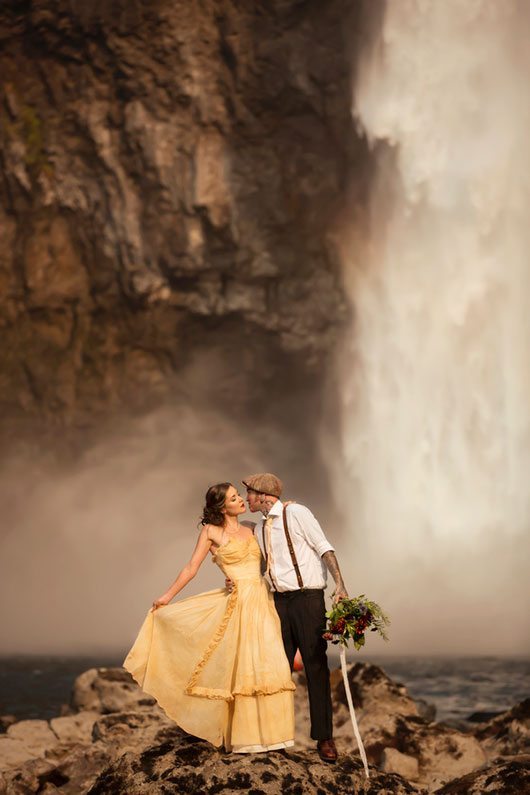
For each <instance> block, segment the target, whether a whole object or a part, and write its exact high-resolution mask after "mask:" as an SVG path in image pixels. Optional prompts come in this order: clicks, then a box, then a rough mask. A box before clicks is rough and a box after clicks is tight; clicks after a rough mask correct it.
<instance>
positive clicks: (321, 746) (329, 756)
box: [317, 740, 337, 762]
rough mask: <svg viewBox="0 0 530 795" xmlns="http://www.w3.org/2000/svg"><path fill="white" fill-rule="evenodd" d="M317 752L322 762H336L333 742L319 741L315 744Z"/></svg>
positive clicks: (335, 750)
mask: <svg viewBox="0 0 530 795" xmlns="http://www.w3.org/2000/svg"><path fill="white" fill-rule="evenodd" d="M317 751H318V755H319V756H320V758H321V759H322V761H323V762H336V761H337V749H336V748H335V743H334V741H333V740H319V741H318V742H317Z"/></svg>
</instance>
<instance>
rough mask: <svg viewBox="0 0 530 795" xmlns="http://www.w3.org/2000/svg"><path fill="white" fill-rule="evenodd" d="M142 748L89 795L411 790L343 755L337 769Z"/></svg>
mask: <svg viewBox="0 0 530 795" xmlns="http://www.w3.org/2000/svg"><path fill="white" fill-rule="evenodd" d="M175 746H176V744H175V741H174V740H173V739H168V740H166V741H165V742H162V743H159V744H157V745H154V746H152V747H150V748H147V749H145V751H144V752H143V753H142V754H141V755H139V756H138V755H135V754H125V755H124V756H122V757H121V758H120V759H119V760H118V761H117V762H116V763H115V764H113V765H111V766H110V767H109V768H108V769H107V770H106V771H105V772H104V773H102V775H101V776H100V777H99V778H98V779H97V780H96V782H95V784H94V785H93V787H92V788H91V789H90V790H89V793H90V795H106V793H109V792H112V793H116V794H117V795H118V793H123V794H124V795H125V793H127V795H133V793H134V795H144V793H145V795H148V793H152V792H153V783H154V782H156V787H157V791H158V792H160V793H168V795H169V793H173V792H178V793H183V794H184V793H190V795H192V793H199V792H200V793H204V795H207V794H208V795H209V793H212V795H213V793H217V792H234V791H244V792H248V793H252V795H265V794H267V795H269V794H270V795H277V794H278V793H280V792H282V793H284V795H319V794H320V793H323V792H334V793H344V795H346V793H348V795H354V793H366V794H367V795H368V793H373V795H375V794H376V793H398V794H399V793H406V792H415V789H414V787H412V786H411V785H410V784H408V783H407V782H406V781H404V780H403V779H401V778H400V777H399V776H394V775H389V774H384V773H378V772H377V771H375V770H374V771H372V775H371V778H370V779H369V780H367V779H366V778H365V776H364V772H363V769H362V765H361V763H360V762H359V760H357V759H353V758H352V757H351V756H343V757H342V758H341V760H340V761H339V763H338V764H337V765H332V766H330V765H326V764H325V763H322V762H321V761H320V760H319V758H318V757H317V755H316V754H315V753H296V752H283V751H282V752H272V753H269V754H256V755H254V756H243V757H242V758H238V757H237V756H236V755H233V754H231V755H223V754H219V753H217V752H215V753H212V751H211V748H210V747H208V745H207V743H204V742H200V741H197V740H196V739H194V738H190V737H184V738H183V739H182V740H181V741H180V742H179V744H178V745H177V747H175Z"/></svg>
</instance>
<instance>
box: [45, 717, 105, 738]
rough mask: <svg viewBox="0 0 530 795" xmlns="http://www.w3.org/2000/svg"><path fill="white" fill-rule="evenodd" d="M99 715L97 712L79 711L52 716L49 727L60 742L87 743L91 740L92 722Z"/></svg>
mask: <svg viewBox="0 0 530 795" xmlns="http://www.w3.org/2000/svg"><path fill="white" fill-rule="evenodd" d="M99 717H100V715H99V713H97V712H79V713H78V714H77V715H69V716H64V717H60V718H52V720H51V721H50V728H51V730H52V731H53V733H54V734H55V736H56V737H57V739H58V740H59V742H61V743H65V744H68V743H70V744H73V743H82V744H84V745H88V744H89V743H90V742H91V741H92V729H93V726H94V722H95V721H96V719H97V718H99Z"/></svg>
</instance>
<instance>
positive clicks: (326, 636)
mask: <svg viewBox="0 0 530 795" xmlns="http://www.w3.org/2000/svg"><path fill="white" fill-rule="evenodd" d="M322 637H323V638H324V640H333V635H332V634H331V632H324V634H323V635H322Z"/></svg>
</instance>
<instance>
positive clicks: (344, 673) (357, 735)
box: [340, 646, 370, 778]
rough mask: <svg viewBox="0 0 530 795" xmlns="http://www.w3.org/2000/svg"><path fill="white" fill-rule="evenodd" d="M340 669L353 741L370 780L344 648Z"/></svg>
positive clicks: (341, 653)
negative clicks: (355, 741) (353, 736)
mask: <svg viewBox="0 0 530 795" xmlns="http://www.w3.org/2000/svg"><path fill="white" fill-rule="evenodd" d="M340 667H341V668H342V678H343V679H344V689H345V690H346V698H347V700H348V708H349V710H350V718H351V722H352V726H353V733H354V734H355V739H356V740H357V745H358V746H359V753H360V754H361V759H362V760H363V765H364V772H365V773H366V778H370V773H369V771H368V761H367V759H366V752H365V750H364V745H363V741H362V740H361V735H360V732H359V727H358V726H357V719H356V717H355V710H354V708H353V699H352V697H351V690H350V683H349V681H348V670H347V668H346V649H345V648H344V646H343V647H342V648H341V650H340Z"/></svg>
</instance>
